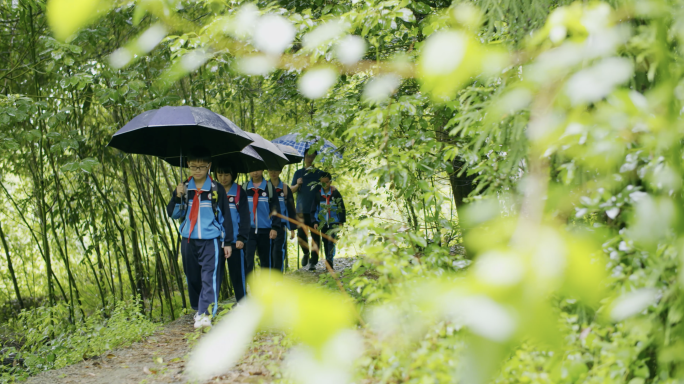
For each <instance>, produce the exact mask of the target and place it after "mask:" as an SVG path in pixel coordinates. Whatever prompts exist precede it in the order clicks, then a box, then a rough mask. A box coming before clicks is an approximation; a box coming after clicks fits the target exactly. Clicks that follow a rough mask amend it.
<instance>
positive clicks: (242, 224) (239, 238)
mask: <svg viewBox="0 0 684 384" xmlns="http://www.w3.org/2000/svg"><path fill="white" fill-rule="evenodd" d="M216 178H217V179H218V181H219V183H221V184H222V185H223V187H224V188H225V189H226V197H227V198H228V206H229V207H230V217H231V218H232V221H233V239H234V240H235V242H233V243H232V244H231V247H232V248H233V253H232V256H231V257H229V258H228V259H227V261H228V275H229V276H230V282H231V283H232V285H233V289H234V290H235V300H236V301H238V302H239V301H240V300H241V299H242V298H243V297H245V295H246V294H247V286H246V281H245V277H246V272H247V268H246V265H245V245H246V244H247V239H248V237H249V227H250V225H249V219H250V218H249V207H248V205H247V193H246V192H245V190H244V189H242V187H241V186H240V185H239V184H238V183H235V182H234V181H235V178H236V174H235V173H234V172H233V170H232V169H230V167H225V166H219V167H217V168H216Z"/></svg>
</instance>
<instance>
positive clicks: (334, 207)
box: [311, 187, 347, 226]
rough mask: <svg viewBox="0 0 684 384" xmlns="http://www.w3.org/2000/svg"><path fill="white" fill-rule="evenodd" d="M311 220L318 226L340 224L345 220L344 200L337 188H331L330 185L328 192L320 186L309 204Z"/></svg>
mask: <svg viewBox="0 0 684 384" xmlns="http://www.w3.org/2000/svg"><path fill="white" fill-rule="evenodd" d="M311 221H312V222H313V223H314V224H319V226H322V225H326V224H327V225H331V224H341V223H345V222H346V221H347V215H346V210H345V208H344V200H342V195H341V194H340V192H339V191H338V190H337V188H335V189H334V190H333V188H332V187H330V189H329V190H328V192H325V191H324V190H323V188H321V189H320V190H319V191H318V192H317V193H316V196H315V197H314V201H313V204H312V205H311Z"/></svg>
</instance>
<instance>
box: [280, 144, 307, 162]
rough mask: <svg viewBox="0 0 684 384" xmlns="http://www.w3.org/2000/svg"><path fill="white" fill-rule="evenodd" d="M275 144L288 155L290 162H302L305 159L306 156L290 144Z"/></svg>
mask: <svg viewBox="0 0 684 384" xmlns="http://www.w3.org/2000/svg"><path fill="white" fill-rule="evenodd" d="M273 144H275V146H276V147H278V149H280V152H282V153H283V154H284V155H285V157H287V160H288V161H289V162H288V164H297V163H301V162H302V160H303V159H304V156H302V155H300V154H299V152H298V151H297V150H296V149H294V148H292V147H291V146H289V145H285V144H278V143H273Z"/></svg>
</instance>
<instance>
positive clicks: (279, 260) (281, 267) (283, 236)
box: [272, 228, 289, 272]
mask: <svg viewBox="0 0 684 384" xmlns="http://www.w3.org/2000/svg"><path fill="white" fill-rule="evenodd" d="M276 231H278V237H276V238H275V240H273V256H272V259H273V261H272V263H273V269H276V270H278V271H280V272H285V260H286V259H287V233H288V232H289V231H288V229H287V228H280V229H277V230H276Z"/></svg>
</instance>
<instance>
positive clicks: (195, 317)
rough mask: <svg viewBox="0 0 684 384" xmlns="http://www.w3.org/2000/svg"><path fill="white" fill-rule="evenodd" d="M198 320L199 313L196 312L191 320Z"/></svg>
mask: <svg viewBox="0 0 684 384" xmlns="http://www.w3.org/2000/svg"><path fill="white" fill-rule="evenodd" d="M199 318H200V314H199V312H196V313H195V316H193V317H192V319H193V320H195V321H197V319H199Z"/></svg>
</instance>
